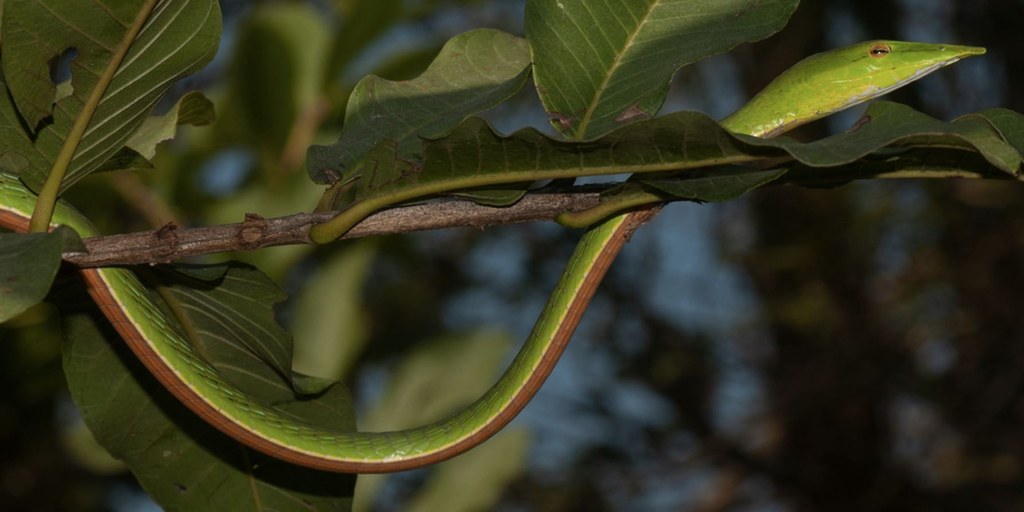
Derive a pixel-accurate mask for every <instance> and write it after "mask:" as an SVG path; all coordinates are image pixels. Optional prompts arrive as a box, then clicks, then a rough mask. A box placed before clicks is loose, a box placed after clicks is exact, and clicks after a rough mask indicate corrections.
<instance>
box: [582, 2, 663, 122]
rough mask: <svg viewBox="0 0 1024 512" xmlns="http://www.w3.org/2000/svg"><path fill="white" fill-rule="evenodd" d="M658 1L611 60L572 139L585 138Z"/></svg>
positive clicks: (652, 4) (652, 3)
mask: <svg viewBox="0 0 1024 512" xmlns="http://www.w3.org/2000/svg"><path fill="white" fill-rule="evenodd" d="M660 1H661V0H653V1H652V2H651V3H650V4H649V5H648V6H647V11H645V12H644V13H643V15H642V16H640V22H639V23H637V24H636V28H635V29H634V30H633V31H632V32H631V33H630V34H629V37H627V38H626V42H625V44H624V45H623V46H622V51H621V52H619V53H618V54H616V55H615V59H614V60H612V64H611V66H609V67H608V71H607V72H606V73H605V74H604V78H603V79H602V80H601V85H600V86H598V88H597V90H596V91H595V94H594V97H593V99H591V100H590V104H589V105H587V109H586V111H585V112H584V113H583V119H582V120H580V124H579V126H578V127H577V129H576V133H575V134H573V137H572V138H574V139H577V140H580V139H583V138H584V137H586V135H587V128H588V127H589V126H590V120H591V118H592V117H593V115H594V110H596V109H597V106H598V104H599V103H600V102H601V98H602V96H604V92H605V91H606V90H608V84H609V83H610V82H611V79H612V76H613V75H614V74H615V72H616V71H617V70H618V68H619V66H621V63H622V57H623V56H625V55H626V53H627V52H628V50H629V49H630V48H632V46H633V42H634V41H635V40H636V36H637V34H639V33H640V32H641V31H642V30H643V28H644V26H645V25H646V23H647V20H648V19H649V18H650V17H651V12H652V11H653V10H654V8H655V6H657V5H658V3H659V2H660ZM584 5H585V4H584Z"/></svg>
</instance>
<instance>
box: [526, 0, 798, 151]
mask: <svg viewBox="0 0 1024 512" xmlns="http://www.w3.org/2000/svg"><path fill="white" fill-rule="evenodd" d="M798 3H799V2H798V0H730V1H723V0H607V1H600V2H595V1H593V0H529V1H528V2H527V3H526V38H527V39H528V40H529V41H530V49H531V51H532V53H533V66H534V80H535V82H536V83H537V91H538V93H540V97H541V101H543V103H544V108H545V109H546V110H547V112H548V118H549V119H550V120H551V124H552V125H553V126H554V127H555V128H557V129H558V130H559V131H561V132H562V133H563V134H565V135H566V136H568V137H569V138H572V139H584V138H593V137H596V136H599V135H603V134H605V133H607V132H608V131H610V130H612V129H614V128H616V127H618V126H621V125H622V124H624V123H628V122H631V121H635V120H637V119H644V118H648V117H652V116H653V115H654V114H655V113H657V112H658V110H659V109H660V108H661V105H662V103H664V101H665V95H666V93H667V91H668V86H669V81H670V80H671V78H672V74H673V73H675V72H676V70H678V69H679V68H680V67H682V66H685V65H687V64H691V63H693V62H696V61H698V60H700V59H703V58H705V57H708V56H710V55H714V54H716V53H721V52H725V51H728V50H729V49H731V48H733V47H735V46H736V45H738V44H740V43H744V42H748V41H755V40H758V39H763V38H765V37H768V36H769V35H771V34H773V33H775V32H777V31H778V30H780V29H781V28H782V27H783V26H784V25H785V24H786V22H787V21H788V20H789V17H790V15H791V14H792V13H793V11H794V10H795V9H796V7H797V4H798Z"/></svg>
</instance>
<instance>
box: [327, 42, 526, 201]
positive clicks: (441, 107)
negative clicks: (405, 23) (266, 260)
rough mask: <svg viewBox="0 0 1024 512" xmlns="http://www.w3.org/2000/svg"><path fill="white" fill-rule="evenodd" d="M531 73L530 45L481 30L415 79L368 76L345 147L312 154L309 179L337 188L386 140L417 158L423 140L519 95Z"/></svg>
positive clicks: (352, 104) (352, 109)
mask: <svg viewBox="0 0 1024 512" xmlns="http://www.w3.org/2000/svg"><path fill="white" fill-rule="evenodd" d="M529 68H530V52H529V49H528V48H527V45H526V41H525V40H523V39H520V38H518V37H515V36H512V35H509V34H506V33H504V32H500V31H497V30H491V29H478V30H472V31H470V32H466V33H464V34H460V35H458V36H455V37H453V38H452V39H451V40H449V41H448V43H447V44H445V46H444V48H443V49H442V50H441V53H440V54H439V55H438V56H437V57H436V58H435V59H434V61H433V62H432V63H431V65H430V67H429V68H427V70H426V71H425V72H424V73H423V74H422V75H420V76H419V77H418V78H416V79H414V80H409V81H404V82H392V81H388V80H384V79H382V78H378V77H375V76H368V77H366V78H364V79H363V80H361V81H360V82H359V84H357V85H356V87H355V89H354V90H353V91H352V95H351V96H350V98H349V103H348V107H347V109H346V111H345V127H344V129H343V130H342V133H341V137H340V138H339V140H338V142H337V143H335V144H332V145H330V146H313V147H312V148H310V151H309V156H308V162H307V166H308V168H309V173H310V177H311V178H312V179H313V181H315V182H317V183H334V182H336V181H337V180H338V179H339V177H341V176H342V175H345V174H348V173H351V172H352V170H353V168H354V167H355V166H356V165H357V164H358V163H359V162H360V161H361V160H362V159H363V157H365V156H366V154H367V153H368V152H369V151H370V150H371V149H373V148H374V147H376V146H377V145H379V144H380V143H382V142H383V141H385V140H388V141H392V142H394V143H395V144H396V145H397V148H398V151H399V154H400V155H407V156H412V154H413V153H415V151H416V150H417V149H418V147H419V137H439V136H441V135H444V134H445V133H447V132H448V131H449V130H451V129H452V128H453V127H454V126H455V125H456V124H458V123H459V122H460V121H462V120H463V119H465V118H466V117H467V116H469V115H472V114H474V113H476V112H480V111H483V110H486V109H488V108H490V107H492V106H494V105H496V104H497V103H500V102H501V101H503V100H505V99H507V98H509V97H510V96H512V95H513V94H515V93H516V92H517V91H519V89H520V88H522V86H523V84H524V83H525V82H526V79H527V77H528V75H529Z"/></svg>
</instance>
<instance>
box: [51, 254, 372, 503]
mask: <svg viewBox="0 0 1024 512" xmlns="http://www.w3.org/2000/svg"><path fill="white" fill-rule="evenodd" d="M190 274H191V275H196V274H195V273H194V272H191V273H190ZM164 281H165V282H168V283H172V282H173V284H166V285H165V286H169V287H170V290H166V289H165V290H164V292H163V295H164V296H168V297H170V299H171V300H170V301H168V304H170V305H171V308H170V309H171V310H174V311H177V312H178V313H179V314H180V315H184V318H186V321H185V322H184V323H185V324H187V325H188V326H187V327H185V328H183V331H185V332H186V333H187V334H188V335H189V339H190V340H191V341H193V342H194V343H197V344H198V345H199V346H200V347H201V349H202V351H203V353H204V355H205V356H206V357H207V358H208V359H209V361H210V362H211V363H212V364H213V365H214V366H215V367H216V368H217V370H218V371H219V372H220V373H221V374H222V375H224V376H225V377H226V378H228V380H230V381H232V382H234V383H235V384H236V385H239V386H241V387H242V389H244V390H245V391H246V392H247V393H249V394H250V395H253V396H255V397H257V398H258V399H259V400H260V401H262V402H264V403H268V404H273V405H274V407H276V408H277V409H279V410H281V411H283V412H285V413H286V414H288V415H291V416H293V417H296V418H301V419H302V420H305V421H310V422H314V423H318V424H321V425H330V426H331V427H332V428H334V429H354V428H355V425H354V416H353V414H352V404H351V401H350V398H349V396H348V394H347V391H346V390H345V388H344V387H341V386H335V387H333V388H331V389H330V390H327V391H326V392H325V393H324V394H323V395H321V396H318V397H317V399H316V400H297V399H296V398H295V395H294V393H292V391H291V389H290V387H289V385H288V383H287V381H285V380H284V379H283V378H282V377H281V375H282V369H281V368H280V367H279V366H278V364H277V363H275V364H272V365H270V364H266V363H265V362H264V361H265V360H268V359H281V358H286V357H282V356H279V355H278V354H276V352H278V347H280V350H290V344H289V343H288V340H287V339H283V338H282V333H281V332H280V331H279V330H277V329H275V328H274V327H273V326H272V325H271V324H273V319H272V318H271V317H269V314H270V309H269V306H270V305H271V304H272V303H273V302H274V301H275V300H276V299H277V298H279V294H280V291H279V290H277V289H276V287H274V286H272V285H271V284H269V283H267V282H266V281H265V278H263V277H262V276H260V275H259V273H258V272H257V271H255V270H252V269H249V268H246V267H242V266H237V265H231V266H230V267H229V268H228V269H227V271H226V273H224V275H223V277H221V278H220V279H216V280H214V281H211V282H204V281H202V280H196V279H195V278H194V277H181V276H176V277H174V278H167V277H166V276H165V277H164ZM184 282H189V283H191V284H193V285H194V289H192V290H185V289H184V288H185V287H184V285H183V284H182V283H184ZM229 297H231V298H229ZM59 303H60V304H61V308H62V313H63V315H62V316H63V317H64V318H65V322H66V324H65V332H66V333H67V336H66V342H65V344H66V345H65V349H64V369H65V373H66V375H67V378H68V385H69V387H70V389H71V393H72V396H73V398H74V400H75V403H76V404H77V405H78V407H79V410H80V411H81V412H82V416H83V418H84V419H85V422H86V424H87V425H88V426H89V429H90V430H91V431H92V432H93V433H94V435H95V436H96V438H97V440H98V441H99V442H100V443H101V444H102V445H103V446H104V447H105V448H106V449H107V450H108V451H110V453H111V454H112V455H114V456H115V457H117V458H120V459H122V460H124V461H125V463H126V464H127V465H128V467H129V468H130V469H131V471H132V473H134V474H135V476H136V478H138V480H139V482H140V483H141V484H142V486H143V487H144V488H145V489H146V491H147V492H149V493H150V495H151V496H152V497H153V498H154V499H155V500H156V501H157V502H158V503H159V504H160V505H161V506H162V507H164V508H165V509H167V510H188V511H193V510H197V511H204V510H209V511H228V510H231V511H234V510H239V511H241V510H295V509H301V510H323V511H334V510H346V509H348V507H349V506H350V501H351V496H352V490H353V488H354V480H355V478H354V476H353V475H340V474H332V473H324V472H320V471H314V470H308V469H303V468H299V467H296V466H294V465H291V464H287V463H283V462H280V461H277V460H275V459H272V458H270V457H267V456H264V455H262V454H260V453H257V452H254V451H252V450H250V449H248V448H246V447H244V446H242V445H240V444H238V443H237V442H236V441H234V440H233V439H231V438H229V437H228V436H226V435H223V434H221V433H220V432H219V431H217V430H216V429H214V428H213V427H212V426H210V425H208V424H207V423H205V422H204V421H202V420H201V419H200V418H199V417H198V416H196V415H195V414H193V413H192V412H191V411H189V410H188V409H186V408H185V407H184V406H183V405H182V404H181V403H180V402H178V401H177V400H176V399H175V398H174V397H173V396H171V395H170V393H168V392H167V391H166V389H164V388H163V387H162V386H161V385H160V384H159V383H158V382H157V381H156V380H155V379H154V378H153V377H152V375H151V374H150V373H149V372H148V371H147V370H146V369H145V368H144V367H142V365H141V364H140V363H139V362H138V359H137V358H136V357H135V356H134V355H133V354H132V353H131V352H129V351H128V350H127V348H126V345H125V344H124V343H123V342H121V341H120V339H119V338H118V336H117V334H116V333H114V332H113V331H112V329H111V328H110V326H109V324H108V323H107V322H106V321H105V320H104V319H103V318H102V317H101V316H99V312H98V311H96V309H95V307H94V306H93V305H92V304H91V301H90V300H89V299H88V298H87V297H80V296H76V295H74V294H73V293H69V294H68V295H66V296H64V297H61V300H60V301H59ZM223 310H228V311H223ZM247 317H248V318H247ZM254 317H259V318H254ZM275 331H278V332H275ZM242 338H250V339H247V340H242ZM252 338H255V339H252ZM285 338H286V337H285ZM253 347H256V348H253ZM260 347H263V348H260Z"/></svg>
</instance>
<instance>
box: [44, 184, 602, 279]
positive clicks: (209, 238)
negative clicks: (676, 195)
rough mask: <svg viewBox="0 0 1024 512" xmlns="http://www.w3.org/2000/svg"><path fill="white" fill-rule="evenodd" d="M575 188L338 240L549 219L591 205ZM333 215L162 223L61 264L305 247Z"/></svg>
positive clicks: (371, 225)
mask: <svg viewBox="0 0 1024 512" xmlns="http://www.w3.org/2000/svg"><path fill="white" fill-rule="evenodd" d="M576 190H583V191H580V192H538V193H531V194H528V195H527V196H526V197H524V198H523V199H521V200H520V201H519V202H518V203H516V204H515V205H513V206H509V207H507V208H495V207H488V206H481V205H478V204H475V203H472V202H470V201H462V200H438V201H434V202H430V203H425V204H418V205H413V206H404V207H399V208H393V209H390V210H385V211H382V212H379V213H376V214H374V215H371V216H370V217H368V218H366V219H365V220H363V221H362V222H360V223H359V224H358V225H357V226H355V227H354V228H352V230H350V231H349V232H348V233H346V234H345V236H343V237H342V238H346V239H348V238H360V237H366V236H379V235H387V234H396V233H407V232H412V231H425V230H431V229H443V228H454V227H475V228H483V227H486V226H492V225H498V224H513V223H520V222H533V221H541V220H551V219H553V218H555V216H557V215H558V214H559V213H563V212H567V211H578V210H583V209H587V208H591V207H593V206H595V205H597V203H598V194H599V190H600V189H599V188H596V187H586V188H583V187H577V189H576ZM334 215H336V213H334V212H324V213H301V214H296V215H289V216H287V217H277V218H272V219H266V218H263V217H261V216H259V215H256V214H249V215H246V219H245V220H244V221H243V222H241V223H237V224H223V225H218V226H205V227H198V228H188V229H186V228H179V227H178V226H177V225H175V224H167V225H165V226H164V227H162V228H160V229H157V230H153V231H142V232H137V233H128V234H121V235H110V236H97V237H92V238H87V239H85V241H84V242H85V247H86V249H87V250H88V252H87V253H80V252H78V253H67V254H65V255H64V260H65V261H67V262H69V263H71V264H74V265H77V266H79V267H102V266H112V265H139V264H157V263H169V262H172V261H179V260H182V259H185V258H188V257H192V256H200V255H204V254H213V253H219V252H229V251H251V250H254V249H260V248H263V247H272V246H277V245H298V244H310V243H312V242H311V240H310V239H309V228H310V227H311V226H313V225H314V224H317V223H321V222H324V221H326V220H328V219H330V218H332V217H333V216H334Z"/></svg>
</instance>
